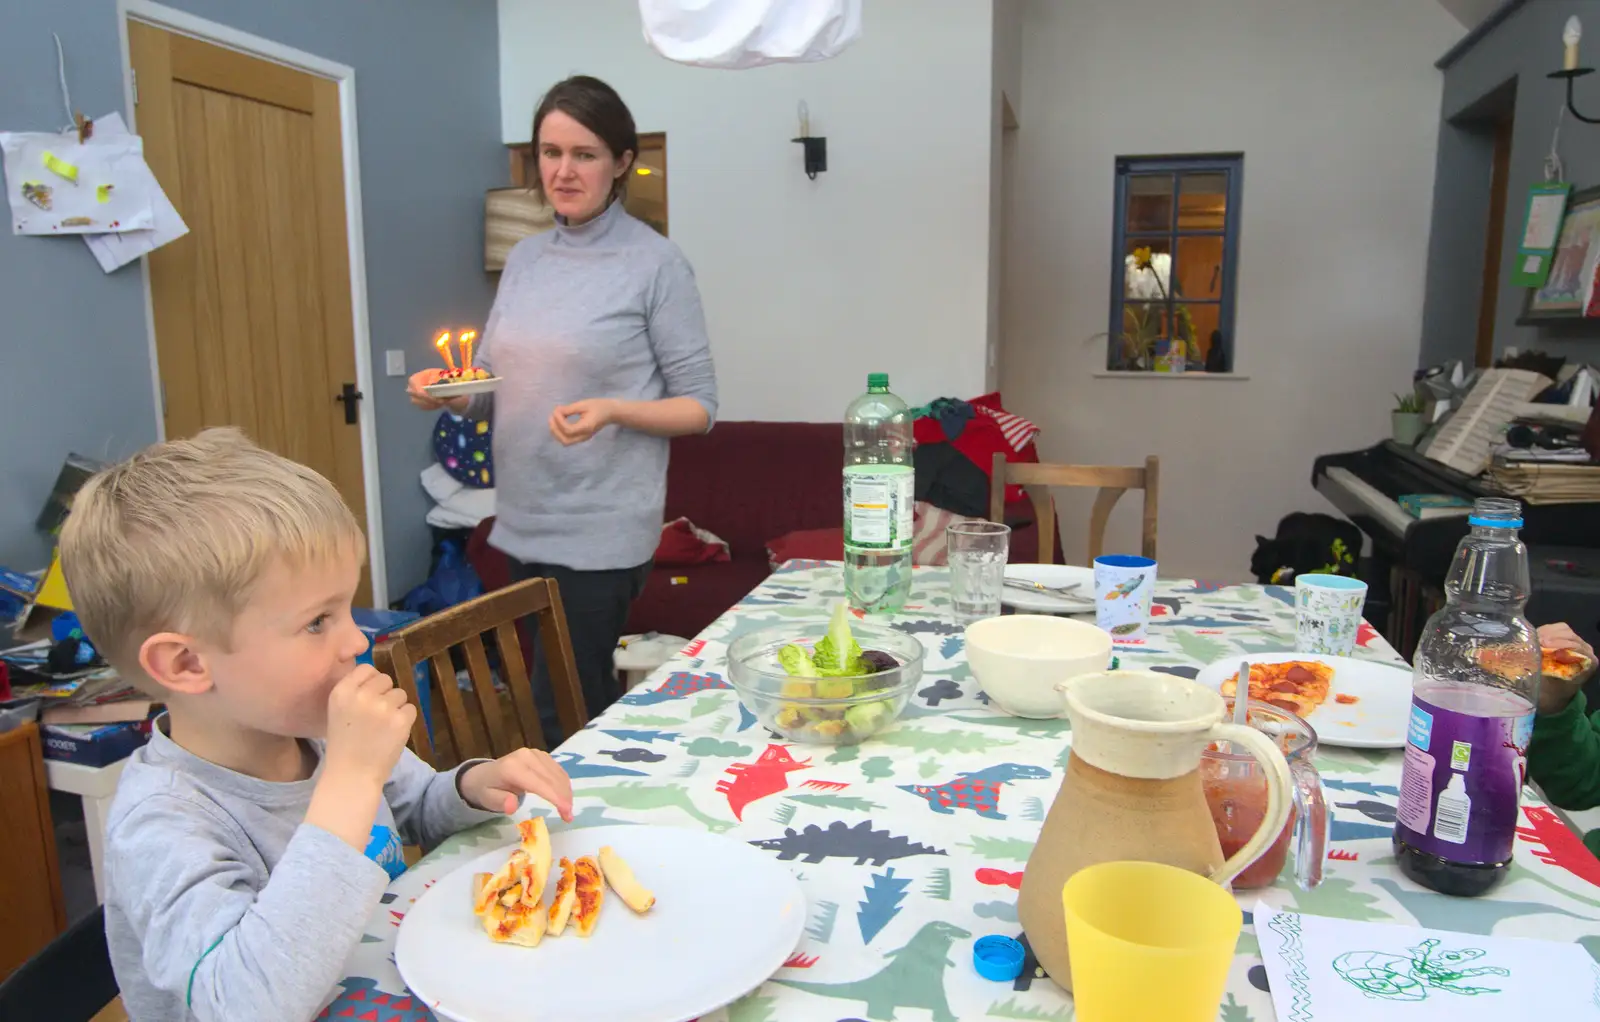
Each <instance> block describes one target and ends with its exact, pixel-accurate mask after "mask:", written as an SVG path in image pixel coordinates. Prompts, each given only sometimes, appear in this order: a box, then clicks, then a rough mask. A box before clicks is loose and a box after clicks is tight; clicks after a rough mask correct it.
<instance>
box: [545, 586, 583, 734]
mask: <svg viewBox="0 0 1600 1022" xmlns="http://www.w3.org/2000/svg"><path fill="white" fill-rule="evenodd" d="M546 585H547V586H548V587H549V588H548V590H547V591H548V593H549V595H550V609H551V611H552V613H549V614H542V615H540V617H539V639H540V643H541V645H542V646H543V652H544V662H545V665H546V666H547V667H549V669H550V686H551V688H553V689H555V697H556V716H557V717H559V718H560V720H561V727H562V730H564V731H566V733H567V734H569V735H575V734H577V733H578V732H579V731H581V730H582V729H583V726H584V725H585V724H587V723H589V712H588V710H587V709H586V708H585V707H584V705H583V686H582V683H581V682H580V681H579V679H578V666H577V663H576V661H575V660H574V658H573V655H572V637H571V636H570V635H569V634H568V633H567V615H566V610H565V608H564V606H563V604H562V602H561V587H560V586H559V585H557V584H556V581H555V580H554V579H547V580H546Z"/></svg>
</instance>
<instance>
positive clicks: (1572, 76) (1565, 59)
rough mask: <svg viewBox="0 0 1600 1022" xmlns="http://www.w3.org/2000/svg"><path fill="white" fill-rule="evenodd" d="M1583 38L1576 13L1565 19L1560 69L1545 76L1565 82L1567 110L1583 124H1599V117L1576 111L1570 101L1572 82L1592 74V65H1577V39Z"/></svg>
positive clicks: (1562, 31) (1562, 32) (1581, 26)
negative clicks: (1561, 79)
mask: <svg viewBox="0 0 1600 1022" xmlns="http://www.w3.org/2000/svg"><path fill="white" fill-rule="evenodd" d="M1582 38H1583V23H1582V22H1580V21H1579V20H1578V18H1577V15H1573V16H1572V17H1570V18H1568V19H1567V24H1566V27H1565V28H1563V29H1562V30H1561V44H1562V46H1563V50H1562V53H1561V70H1560V71H1552V72H1550V73H1549V74H1548V75H1546V76H1545V77H1547V78H1563V79H1566V82H1567V112H1568V113H1570V114H1571V115H1572V116H1574V117H1576V118H1577V119H1578V120H1580V121H1582V122H1583V123H1585V124H1600V117H1585V116H1584V115H1583V114H1580V113H1578V108H1577V107H1576V106H1574V105H1573V102H1572V83H1573V82H1574V81H1576V80H1577V79H1579V78H1582V77H1584V76H1585V75H1592V74H1594V68H1592V67H1579V66H1578V40H1580V39H1582Z"/></svg>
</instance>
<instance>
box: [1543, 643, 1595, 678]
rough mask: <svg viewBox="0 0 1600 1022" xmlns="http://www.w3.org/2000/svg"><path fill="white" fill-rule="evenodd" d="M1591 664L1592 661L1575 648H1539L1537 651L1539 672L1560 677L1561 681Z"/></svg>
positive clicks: (1584, 669)
mask: <svg viewBox="0 0 1600 1022" xmlns="http://www.w3.org/2000/svg"><path fill="white" fill-rule="evenodd" d="M1593 666H1594V663H1593V661H1591V660H1590V659H1589V658H1588V657H1586V656H1584V655H1583V654H1582V653H1580V652H1578V651H1577V650H1575V649H1541V650H1540V651H1539V671H1540V673H1542V674H1547V675H1549V676H1550V677H1552V678H1560V679H1561V680H1562V681H1571V680H1572V679H1573V678H1576V677H1577V676H1578V675H1580V674H1582V673H1583V672H1584V671H1587V670H1589V668H1591V667H1593Z"/></svg>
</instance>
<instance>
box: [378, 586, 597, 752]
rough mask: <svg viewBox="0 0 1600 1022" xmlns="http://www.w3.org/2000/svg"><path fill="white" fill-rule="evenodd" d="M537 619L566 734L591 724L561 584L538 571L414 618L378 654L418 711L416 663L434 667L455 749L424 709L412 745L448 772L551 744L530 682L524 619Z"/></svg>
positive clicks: (441, 711) (434, 693)
mask: <svg viewBox="0 0 1600 1022" xmlns="http://www.w3.org/2000/svg"><path fill="white" fill-rule="evenodd" d="M529 616H537V617H538V620H539V642H540V646H541V647H542V650H543V653H544V656H545V662H546V663H548V664H549V665H550V682H551V685H552V687H553V688H554V690H555V701H556V713H557V716H559V717H560V719H561V726H562V727H563V728H564V729H565V730H566V732H567V734H576V733H577V732H578V730H579V729H581V728H582V727H583V726H584V724H586V723H588V720H589V713H588V710H587V708H586V707H585V706H584V702H583V688H582V686H581V685H580V683H579V681H578V668H577V664H576V663H575V662H574V660H573V656H572V639H571V637H570V636H569V635H568V634H567V617H566V613H565V612H564V611H563V610H562V607H561V591H560V588H559V587H558V586H557V585H556V583H555V582H554V581H553V580H551V579H545V578H530V579H527V580H526V581H523V582H518V583H516V584H514V585H510V586H507V587H506V588H504V589H498V590H496V591H494V592H492V593H486V594H484V595H483V596H480V597H478V598H477V599H474V600H468V601H467V602H466V603H461V604H457V605H456V606H454V607H451V608H449V609H448V610H444V611H440V612H439V613H437V614H434V615H432V616H430V617H425V618H423V619H422V620H420V621H415V622H412V623H411V624H409V625H407V626H406V627H404V628H402V629H400V630H399V631H397V632H395V633H393V634H392V635H390V636H389V637H388V638H387V639H385V640H384V641H383V642H382V643H381V644H380V645H379V646H378V647H377V648H376V649H375V650H373V651H372V662H373V665H374V666H375V667H377V668H378V670H380V671H382V672H384V673H385V674H387V675H389V677H391V678H393V679H394V681H395V684H397V685H399V686H400V687H401V688H402V689H404V690H405V693H406V697H407V698H408V699H410V700H411V702H412V703H413V704H414V705H417V706H418V708H419V710H420V707H421V704H420V703H419V702H418V699H417V685H416V677H415V673H414V672H415V669H416V665H417V664H420V663H426V664H427V665H428V666H429V679H430V681H429V688H430V691H431V698H430V700H429V708H430V711H431V715H432V717H433V730H434V734H435V735H436V736H438V737H440V738H444V739H448V740H449V743H450V746H451V752H452V754H453V756H446V755H444V754H442V753H441V752H440V751H439V750H437V749H436V748H435V743H434V742H433V741H432V740H430V739H429V737H428V727H427V724H426V723H425V722H424V721H423V719H422V714H421V713H420V712H418V714H417V720H416V723H415V724H413V725H412V728H411V741H410V743H409V744H410V746H411V750H412V751H413V752H415V753H416V754H417V755H418V756H420V757H421V758H422V759H424V760H426V761H428V762H429V763H430V764H432V765H433V766H435V767H436V768H439V769H445V768H447V767H450V766H454V765H455V764H457V763H460V762H463V761H465V760H469V759H475V758H479V757H487V758H491V759H492V758H497V757H500V756H504V755H505V754H507V753H509V752H511V751H513V750H515V749H518V748H521V747H522V746H529V747H532V748H536V749H543V748H546V745H545V738H544V729H543V728H541V727H540V726H539V710H538V707H537V706H536V705H535V703H534V700H533V688H532V686H531V685H529V683H528V678H529V672H528V664H527V659H526V658H525V657H524V656H523V644H522V642H521V641H520V640H519V637H518V634H517V625H518V622H519V621H521V620H522V619H523V618H526V617H529ZM490 636H492V637H493V640H494V645H495V647H496V649H497V650H498V651H499V654H500V679H501V681H503V682H504V683H505V687H506V693H505V695H506V696H507V697H509V702H510V707H509V709H508V708H507V707H506V706H505V703H504V702H503V699H502V696H501V694H500V693H499V692H497V691H496V689H495V687H494V682H493V677H492V675H491V673H490V668H489V657H488V652H487V650H486V648H485V646H484V639H485V638H487V637H490ZM458 648H459V649H460V650H461V652H462V655H463V658H464V659H465V660H466V663H467V675H468V677H469V678H470V679H471V681H472V687H471V690H470V691H468V692H467V693H465V695H466V696H467V697H469V698H463V692H462V690H461V687H460V686H459V685H458V684H457V682H456V668H455V663H454V661H453V659H452V657H451V651H452V650H454V649H458ZM531 648H532V647H531V646H530V647H529V649H530V650H531ZM469 702H470V703H471V704H472V705H471V706H469V705H468V703H469Z"/></svg>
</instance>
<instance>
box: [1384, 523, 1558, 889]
mask: <svg viewBox="0 0 1600 1022" xmlns="http://www.w3.org/2000/svg"><path fill="white" fill-rule="evenodd" d="M1467 524H1468V528H1469V530H1470V531H1469V532H1468V533H1467V535H1466V537H1465V538H1464V539H1462V540H1461V543H1460V545H1459V546H1457V547H1456V556H1455V561H1454V562H1453V563H1452V564H1451V566H1450V574H1449V575H1448V576H1447V577H1446V579H1445V583H1444V589H1445V605H1444V607H1443V608H1441V609H1440V610H1439V612H1438V613H1436V614H1434V615H1433V616H1432V617H1430V618H1429V619H1428V623H1427V624H1426V625H1424V626H1423V629H1422V636H1421V640H1420V641H1419V643H1418V645H1417V654H1416V657H1415V665H1414V670H1413V682H1412V694H1411V720H1410V724H1409V727H1408V728H1407V733H1406V746H1405V765H1404V767H1403V772H1402V774H1401V780H1400V804H1399V808H1398V811H1397V814H1396V821H1395V830H1394V850H1395V858H1396V859H1397V861H1398V863H1399V866H1400V870H1401V872H1403V873H1404V874H1405V875H1406V876H1408V877H1410V878H1411V879H1412V880H1415V881H1416V882H1417V883H1419V884H1421V885H1423V886H1424V887H1429V888H1432V889H1433V890H1436V891H1439V892H1440V893H1442V894H1453V895H1464V896H1472V895H1479V894H1483V893H1485V892H1486V891H1488V890H1489V889H1490V888H1492V887H1494V885H1495V884H1497V883H1499V882H1500V881H1501V880H1502V879H1504V877H1505V875H1506V874H1507V873H1509V872H1510V870H1511V848H1512V844H1513V843H1514V841H1515V840H1516V829H1517V822H1518V813H1519V812H1520V809H1521V798H1522V785H1523V782H1524V780H1525V779H1526V775H1527V762H1528V758H1527V757H1528V740H1529V738H1530V737H1531V736H1532V734H1533V713H1534V707H1535V706H1536V705H1538V696H1539V639H1538V636H1537V634H1536V633H1535V632H1534V628H1533V625H1532V624H1530V623H1529V621H1528V619H1527V617H1525V616H1524V614H1523V607H1524V605H1525V604H1526V603H1527V602H1528V551H1527V548H1526V547H1524V546H1523V545H1522V540H1521V539H1520V538H1518V535H1517V530H1519V529H1520V528H1522V505H1521V504H1520V503H1519V502H1518V501H1515V500H1509V499H1504V498H1496V497H1483V498H1479V499H1478V501H1477V502H1476V503H1475V504H1474V505H1473V508H1472V514H1471V515H1470V516H1469V517H1468V519H1467Z"/></svg>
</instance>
